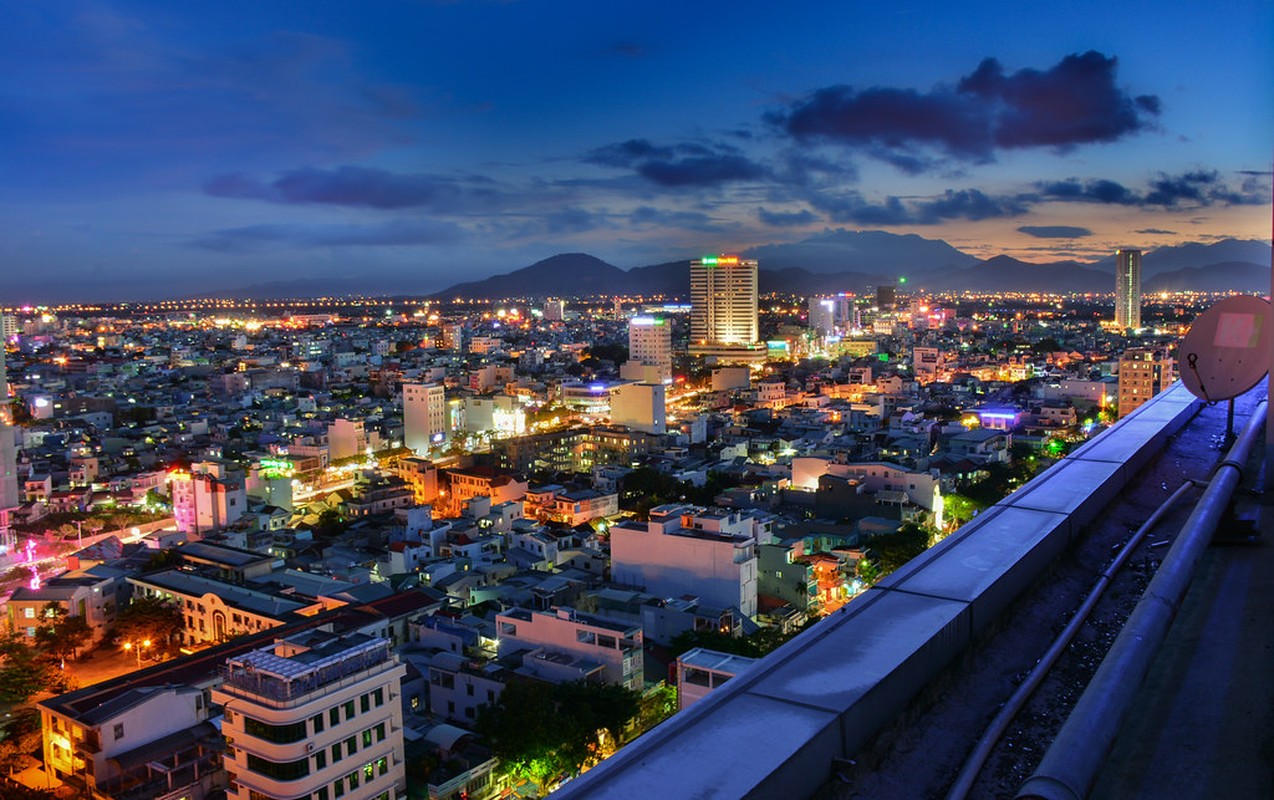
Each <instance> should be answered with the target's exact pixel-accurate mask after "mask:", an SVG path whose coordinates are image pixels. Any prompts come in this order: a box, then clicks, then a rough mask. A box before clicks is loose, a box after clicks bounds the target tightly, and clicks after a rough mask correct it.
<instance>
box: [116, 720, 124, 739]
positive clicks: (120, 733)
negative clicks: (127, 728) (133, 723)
mask: <svg viewBox="0 0 1274 800" xmlns="http://www.w3.org/2000/svg"><path fill="white" fill-rule="evenodd" d="M115 738H116V739H123V738H124V723H122V722H116V723H115Z"/></svg>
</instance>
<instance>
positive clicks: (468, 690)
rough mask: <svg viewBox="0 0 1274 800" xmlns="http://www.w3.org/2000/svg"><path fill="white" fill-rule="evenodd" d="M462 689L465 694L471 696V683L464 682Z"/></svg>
mask: <svg viewBox="0 0 1274 800" xmlns="http://www.w3.org/2000/svg"><path fill="white" fill-rule="evenodd" d="M464 691H465V694H467V695H469V696H470V697H473V684H472V683H466V684H465V687H464Z"/></svg>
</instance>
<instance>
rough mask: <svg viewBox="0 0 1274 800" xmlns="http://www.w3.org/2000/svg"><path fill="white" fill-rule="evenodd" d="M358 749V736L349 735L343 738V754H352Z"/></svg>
mask: <svg viewBox="0 0 1274 800" xmlns="http://www.w3.org/2000/svg"><path fill="white" fill-rule="evenodd" d="M356 750H358V737H357V736H351V737H349V738H348V739H346V740H345V755H347V756H352V755H353V754H354V752H355V751H356Z"/></svg>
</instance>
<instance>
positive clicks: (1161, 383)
mask: <svg viewBox="0 0 1274 800" xmlns="http://www.w3.org/2000/svg"><path fill="white" fill-rule="evenodd" d="M1176 377H1177V375H1176V370H1175V369H1174V368H1173V361H1172V356H1170V355H1168V350H1167V348H1160V347H1136V348H1133V349H1130V350H1125V351H1124V353H1123V355H1121V356H1120V357H1119V416H1120V417H1121V418H1122V417H1125V416H1127V415H1129V414H1131V413H1132V412H1133V411H1136V410H1137V409H1138V408H1140V407H1141V406H1143V405H1145V403H1146V401H1147V400H1149V399H1150V398H1152V397H1154V396H1155V395H1157V394H1159V393H1160V392H1162V391H1163V390H1164V389H1167V388H1168V387H1169V386H1171V385H1172V382H1173V381H1174V380H1176Z"/></svg>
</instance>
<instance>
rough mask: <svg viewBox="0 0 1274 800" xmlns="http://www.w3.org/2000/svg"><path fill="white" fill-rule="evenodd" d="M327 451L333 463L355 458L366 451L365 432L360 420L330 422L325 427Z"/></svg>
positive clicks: (341, 419)
mask: <svg viewBox="0 0 1274 800" xmlns="http://www.w3.org/2000/svg"><path fill="white" fill-rule="evenodd" d="M327 449H328V453H329V457H330V458H331V459H332V460H333V461H339V460H340V459H342V458H356V457H358V456H361V455H363V453H364V452H365V451H366V450H367V431H366V429H365V428H364V426H363V421H362V420H361V419H343V418H338V419H334V420H332V424H331V425H328V426H327Z"/></svg>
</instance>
